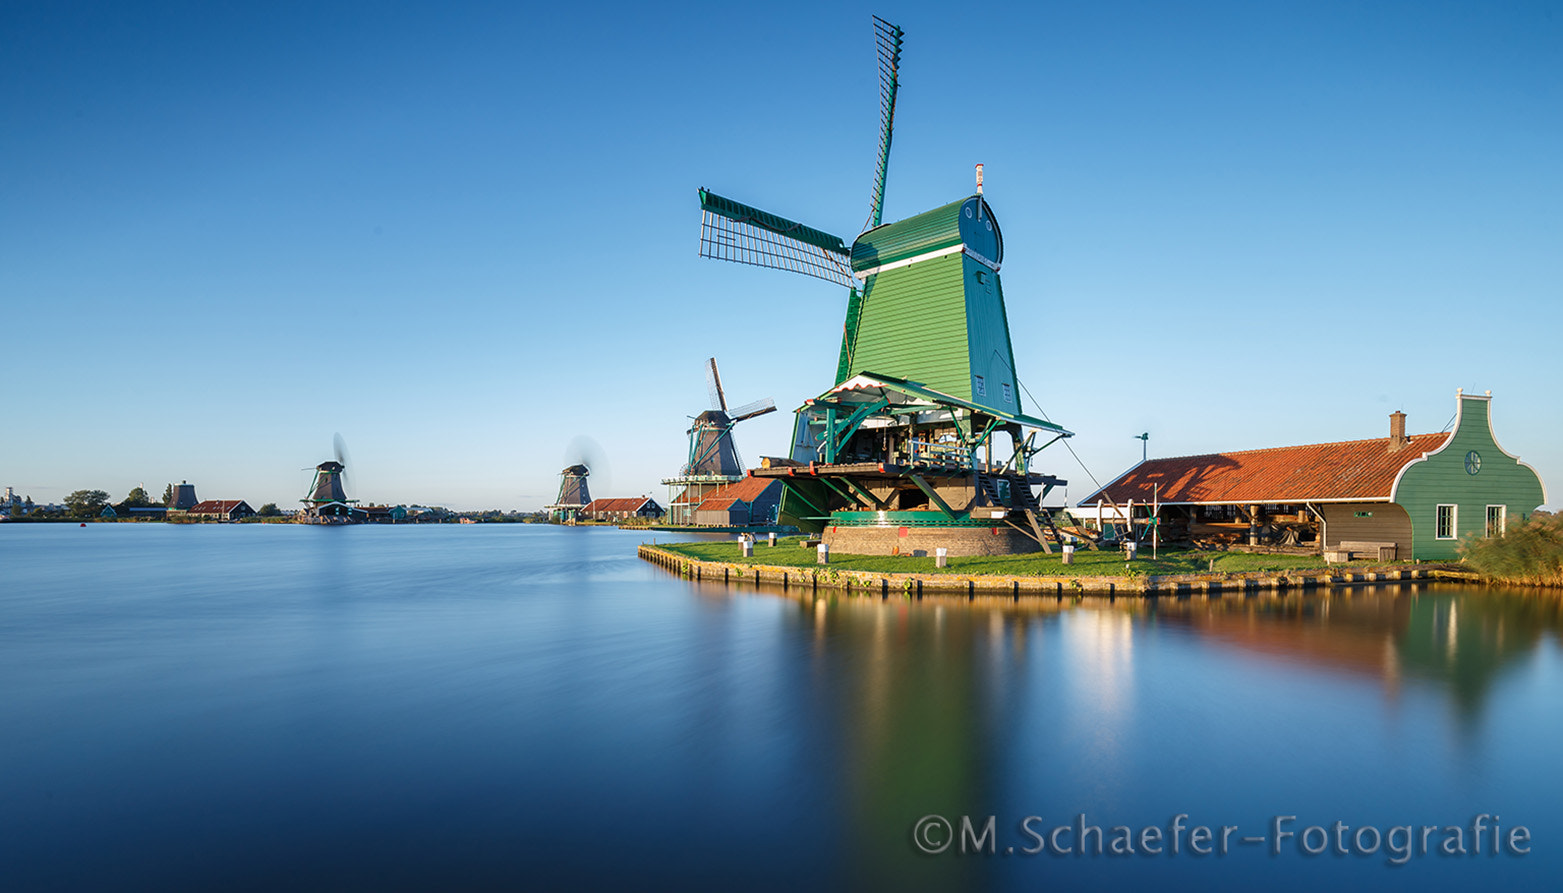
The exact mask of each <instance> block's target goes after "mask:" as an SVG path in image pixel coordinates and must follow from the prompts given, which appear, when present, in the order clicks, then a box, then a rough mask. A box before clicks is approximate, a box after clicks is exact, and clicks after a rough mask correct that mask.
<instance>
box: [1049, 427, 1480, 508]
mask: <svg viewBox="0 0 1563 893" xmlns="http://www.w3.org/2000/svg"><path fill="white" fill-rule="evenodd" d="M1448 439H1449V435H1448V433H1443V434H1418V435H1415V436H1413V437H1411V438H1410V441H1411V442H1410V443H1409V444H1408V445H1407V446H1405V447H1403V448H1401V449H1400V450H1398V451H1396V452H1393V453H1392V452H1390V451H1389V438H1387V437H1376V438H1373V439H1372V440H1348V441H1345V442H1342V443H1316V444H1308V445H1305V446H1292V447H1275V448H1272V449H1267V450H1246V451H1243V452H1236V453H1210V454H1208V455H1204V456H1181V457H1177V458H1172V459H1150V460H1148V461H1145V462H1142V463H1140V464H1139V465H1136V466H1134V467H1133V468H1131V469H1129V470H1128V471H1127V472H1125V473H1124V474H1123V475H1122V476H1121V477H1119V478H1118V479H1117V480H1115V481H1113V482H1112V483H1111V484H1108V485H1107V486H1105V487H1103V488H1102V489H1101V490H1099V491H1097V492H1096V493H1093V494H1091V495H1090V496H1088V497H1086V498H1085V499H1083V500H1081V502H1080V504H1081V505H1088V504H1095V503H1096V502H1097V501H1098V500H1102V501H1106V502H1115V503H1118V504H1120V505H1121V504H1123V503H1125V502H1127V501H1128V500H1130V499H1133V500H1134V501H1135V502H1150V501H1151V499H1152V498H1153V496H1154V497H1155V498H1159V499H1160V500H1161V501H1162V502H1164V503H1255V504H1260V503H1290V502H1307V501H1310V500H1343V499H1362V500H1387V499H1389V490H1390V487H1391V486H1393V485H1394V482H1395V475H1397V474H1398V473H1399V472H1400V469H1401V468H1403V467H1405V465H1406V464H1407V463H1409V462H1411V461H1412V460H1413V459H1418V458H1421V456H1422V454H1423V453H1429V452H1432V451H1433V450H1436V449H1438V448H1439V447H1441V446H1443V445H1444V442H1445V441H1446V440H1448ZM1156 485H1160V486H1159V487H1157V486H1156Z"/></svg>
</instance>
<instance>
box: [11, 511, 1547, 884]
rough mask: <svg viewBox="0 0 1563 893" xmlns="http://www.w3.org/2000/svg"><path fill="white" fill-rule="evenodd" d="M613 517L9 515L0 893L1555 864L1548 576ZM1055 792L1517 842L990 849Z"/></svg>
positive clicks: (1135, 808) (1427, 874) (943, 879)
mask: <svg viewBox="0 0 1563 893" xmlns="http://www.w3.org/2000/svg"><path fill="white" fill-rule="evenodd" d="M642 539H643V536H642V535H641V534H634V533H621V532H618V531H609V530H570V529H560V528H546V527H534V526H521V525H495V526H481V525H479V526H444V527H377V528H362V527H360V528H341V529H319V528H306V527H293V526H276V525H268V526H253V525H245V526H189V527H184V526H179V527H175V526H163V525H139V526H135V525H107V524H100V525H92V526H89V527H87V528H78V527H71V526H64V525H12V526H9V527H0V889H4V890H33V889H64V890H73V889H146V890H183V889H253V890H280V889H316V890H344V889H366V890H389V889H418V890H460V889H513V890H538V889H562V888H572V889H580V888H617V887H627V888H635V889H659V888H679V889H702V888H715V889H735V890H736V889H791V890H796V889H819V888H825V889H848V888H851V889H862V888H866V887H869V886H884V885H894V886H896V887H898V888H903V889H905V888H930V889H971V890H1036V889H1042V888H1045V887H1051V888H1054V889H1092V888H1096V889H1132V888H1145V887H1150V886H1152V885H1154V886H1156V887H1158V888H1160V889H1164V890H1165V889H1173V890H1176V889H1191V890H1192V889H1231V890H1247V889H1255V888H1257V887H1260V886H1263V887H1266V888H1268V889H1279V890H1312V889H1320V888H1324V887H1329V888H1332V889H1334V890H1368V889H1380V888H1384V887H1387V886H1396V887H1399V886H1404V887H1409V888H1414V889H1457V888H1458V889H1473V888H1480V887H1481V886H1484V885H1497V886H1499V887H1501V888H1503V889H1551V888H1553V887H1554V886H1555V879H1556V878H1557V877H1558V876H1559V875H1560V873H1563V820H1560V811H1563V774H1560V771H1559V763H1560V759H1563V755H1560V742H1563V723H1560V716H1563V710H1560V705H1563V660H1560V651H1559V635H1560V631H1563V621H1560V613H1559V608H1558V605H1557V603H1556V602H1554V601H1552V600H1548V599H1545V598H1538V597H1535V596H1526V595H1522V594H1517V593H1506V592H1498V591H1490V590H1474V589H1464V590H1462V589H1454V588H1438V587H1422V588H1412V587H1404V588H1392V589H1391V588H1385V589H1379V590H1358V591H1355V592H1353V593H1350V594H1345V595H1336V596H1314V595H1310V596H1306V597H1298V596H1292V597H1290V598H1286V599H1269V598H1227V599H1217V600H1211V601H1205V600H1187V601H1171V600H1163V601H1160V602H1156V603H1144V602H1139V601H1129V600H1119V601H1117V602H1116V603H1113V602H1107V601H1087V602H1083V603H1080V604H1071V603H1070V602H1068V601H1065V602H1062V603H1059V602H1056V601H1053V600H1047V601H1043V602H1021V603H1020V604H1018V605H1017V604H1011V603H1008V602H996V603H984V602H981V601H979V602H976V603H972V604H968V603H966V602H965V601H963V600H951V601H934V600H932V599H930V600H927V601H924V602H920V603H919V602H908V601H906V600H904V599H900V598H891V599H889V600H887V601H880V600H877V599H842V598H831V599H824V600H820V601H815V600H813V599H811V598H807V597H800V596H799V594H798V593H792V594H789V595H783V594H781V593H779V592H774V591H769V590H766V591H760V590H756V589H754V588H753V587H735V588H732V589H728V588H725V587H722V586H717V585H710V584H706V585H700V584H693V583H690V582H687V581H683V580H679V579H676V578H673V577H671V576H669V575H667V574H666V573H665V572H663V571H661V570H659V569H657V568H655V567H652V566H650V565H646V564H644V563H642V562H640V561H638V560H637V559H636V558H635V557H634V552H635V548H634V547H635V545H636V544H637V543H639V542H640V541H641V540H642ZM763 548H764V547H763V546H762V547H761V549H762V550H763ZM1081 813H1084V814H1085V820H1084V821H1083V822H1082V824H1085V825H1096V826H1099V827H1101V828H1102V829H1103V835H1104V836H1107V835H1110V834H1111V829H1112V827H1113V826H1117V825H1123V826H1130V827H1132V828H1134V829H1135V833H1136V834H1139V833H1140V832H1139V830H1138V829H1139V828H1140V827H1141V826H1158V827H1160V828H1162V829H1165V828H1166V827H1167V826H1168V825H1169V823H1170V822H1171V821H1172V819H1173V817H1174V816H1177V815H1179V814H1182V813H1187V814H1188V816H1189V818H1188V820H1187V821H1186V824H1188V825H1207V826H1211V827H1212V828H1213V829H1214V833H1215V834H1216V835H1217V836H1219V835H1220V833H1221V830H1220V828H1221V826H1222V825H1234V826H1238V828H1239V830H1238V831H1237V832H1236V838H1240V837H1242V836H1258V835H1266V834H1267V832H1269V831H1270V830H1271V827H1272V826H1271V823H1272V820H1273V817H1274V816H1276V815H1295V816H1297V817H1298V818H1297V820H1296V822H1295V823H1292V824H1291V825H1290V826H1289V827H1290V829H1291V830H1294V831H1296V832H1298V833H1299V834H1301V832H1302V831H1303V830H1304V829H1305V828H1306V827H1308V826H1310V825H1319V826H1328V825H1330V824H1331V823H1333V822H1335V821H1337V820H1338V821H1342V822H1345V823H1346V824H1347V825H1348V826H1350V830H1348V831H1347V835H1348V838H1349V837H1350V835H1351V834H1352V833H1354V832H1355V831H1356V829H1357V827H1358V826H1362V825H1369V824H1371V825H1374V826H1375V827H1376V828H1377V829H1383V830H1384V831H1386V832H1387V831H1388V830H1389V829H1391V828H1392V827H1394V826H1400V825H1412V826H1421V825H1439V826H1446V825H1464V826H1467V827H1468V826H1469V824H1470V822H1471V820H1472V818H1473V817H1474V816H1476V815H1478V814H1481V813H1487V814H1496V815H1498V816H1499V817H1500V823H1501V824H1502V825H1503V826H1504V828H1505V829H1508V828H1509V827H1511V826H1515V825H1523V826H1526V827H1527V828H1528V829H1529V830H1530V833H1531V836H1532V840H1531V843H1530V846H1531V853H1530V855H1527V856H1523V857H1516V856H1512V855H1500V856H1490V855H1487V850H1488V849H1490V847H1489V846H1488V845H1487V842H1484V846H1483V855H1480V856H1477V855H1467V856H1463V857H1460V856H1455V857H1450V856H1442V857H1441V856H1438V855H1435V854H1428V855H1425V856H1423V855H1413V856H1412V857H1411V858H1410V860H1409V862H1407V864H1405V865H1403V866H1398V867H1397V866H1392V865H1390V864H1388V858H1389V857H1388V854H1387V853H1386V852H1384V851H1383V849H1382V847H1381V851H1380V852H1379V853H1378V854H1375V855H1331V854H1328V853H1326V854H1324V855H1320V856H1308V855H1306V854H1304V853H1302V852H1301V851H1300V850H1299V848H1298V846H1297V842H1296V841H1287V842H1286V843H1285V844H1283V846H1282V850H1281V853H1280V854H1279V855H1270V854H1269V852H1268V849H1267V848H1266V845H1241V844H1239V843H1238V842H1237V839H1236V838H1229V842H1230V852H1229V853H1228V854H1227V855H1224V856H1222V855H1215V854H1213V855H1209V856H1203V857H1199V856H1194V855H1191V854H1190V853H1189V852H1188V851H1187V849H1186V848H1185V849H1184V850H1182V851H1181V852H1180V854H1179V855H1177V856H1169V855H1167V854H1166V853H1165V849H1166V841H1165V839H1164V840H1163V842H1162V849H1163V850H1164V854H1163V855H1161V856H1148V855H1135V856H1117V857H1113V856H1109V855H1103V856H1099V857H1098V856H1089V857H1082V856H1078V855H1057V854H1053V853H1051V852H1043V853H1040V854H1037V855H1025V854H1023V853H1021V852H1020V850H1021V849H1022V848H1026V847H1034V846H1035V845H1036V843H1037V841H1036V839H1035V838H1034V837H1031V836H1029V835H1027V834H1026V833H1025V832H1024V831H1023V830H1022V827H1021V824H1020V823H1021V822H1022V821H1023V820H1025V819H1026V818H1027V817H1028V816H1038V817H1040V818H1039V820H1038V821H1036V822H1034V823H1033V824H1032V825H1031V826H1030V827H1031V828H1032V829H1033V830H1037V831H1040V832H1042V833H1044V834H1045V833H1046V832H1047V831H1048V830H1050V829H1051V828H1052V827H1053V826H1055V825H1064V824H1072V823H1074V822H1075V821H1076V817H1077V816H1078V815H1079V814H1081ZM930 814H936V815H943V816H948V817H950V818H951V819H954V820H956V821H959V817H960V816H961V815H963V814H965V815H972V816H976V817H979V818H978V820H977V823H976V825H975V827H977V828H980V826H981V823H982V822H983V821H985V819H986V817H987V816H989V815H993V816H996V822H995V836H994V844H995V846H994V849H995V852H994V853H992V854H986V853H984V854H976V855H964V856H962V855H957V854H956V852H955V850H956V847H952V848H951V849H950V850H948V851H946V852H944V853H942V854H939V855H932V856H930V855H922V854H919V852H918V851H917V849H916V848H915V847H914V837H913V830H912V829H913V824H914V822H916V821H917V820H918V819H919V818H920V817H923V816H925V815H930ZM935 830H937V829H935ZM1163 833H1165V832H1163ZM1417 833H1420V832H1417ZM1440 833H1441V834H1442V832H1440ZM1466 833H1467V835H1468V834H1469V831H1467V832H1466ZM1506 833H1507V830H1506V831H1505V834H1506ZM1072 834H1073V832H1071V833H1070V834H1065V835H1064V836H1063V837H1062V838H1061V840H1060V842H1061V843H1063V844H1068V843H1069V840H1070V837H1071V836H1072ZM929 839H930V840H933V841H935V842H937V840H938V839H939V835H938V834H932V835H931V836H930V838H929ZM1108 839H1109V842H1110V841H1111V838H1110V837H1109V838H1108ZM1442 840H1444V837H1443V836H1435V837H1434V838H1433V839H1432V848H1433V849H1435V850H1436V848H1437V846H1438V843H1439V842H1440V841H1442ZM1314 843H1315V844H1317V840H1315V841H1314ZM1361 843H1362V847H1363V848H1366V843H1367V841H1366V840H1363V841H1362V842H1361ZM1465 844H1466V847H1467V849H1470V848H1471V845H1472V842H1471V840H1470V839H1469V837H1468V836H1467V838H1466V840H1465ZM1348 845H1353V844H1351V843H1350V842H1349V841H1348ZM1184 846H1185V847H1186V846H1187V839H1186V838H1185V844H1184ZM1009 847H1014V848H1015V853H1013V854H1008V855H1006V854H1005V850H1006V849H1007V848H1009Z"/></svg>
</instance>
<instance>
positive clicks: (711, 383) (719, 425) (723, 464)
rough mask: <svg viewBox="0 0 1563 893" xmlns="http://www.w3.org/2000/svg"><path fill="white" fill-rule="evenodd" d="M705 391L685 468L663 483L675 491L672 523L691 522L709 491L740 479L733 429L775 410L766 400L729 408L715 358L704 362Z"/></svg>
mask: <svg viewBox="0 0 1563 893" xmlns="http://www.w3.org/2000/svg"><path fill="white" fill-rule="evenodd" d="M706 390H707V392H708V395H709V397H710V400H711V404H710V406H711V408H710V409H707V410H706V411H704V412H702V413H700V414H699V415H697V416H695V417H694V424H693V425H691V426H690V427H689V431H688V432H687V433H688V435H689V455H688V458H687V460H686V461H685V463H684V467H683V468H681V469H679V475H678V477H674V478H668V479H667V480H664V481H663V482H662V483H664V484H667V485H668V486H669V487H670V488H674V489H673V491H672V492H671V495H670V496H669V500H668V501H669V508H670V509H671V510H672V513H673V517H672V518H671V519H670V520H671V522H672V523H674V524H689V523H692V520H693V515H692V513H693V511H694V507H695V506H696V505H699V504H700V501H701V500H702V499H704V498H705V496H706V495H707V494H708V493H709V492H710V491H712V490H715V489H716V488H717V487H720V486H721V485H723V484H727V483H731V482H733V481H736V480H741V479H742V478H743V476H744V463H743V457H742V456H741V455H739V453H738V445H737V444H736V443H734V442H733V428H734V427H736V426H737V425H738V423H739V422H742V421H746V420H748V419H752V418H754V417H756V416H762V415H765V414H766V413H769V412H775V411H776V401H774V400H772V399H771V398H769V397H766V398H764V399H762V400H756V401H754V402H752V403H745V404H744V405H742V406H738V407H731V408H730V407H728V405H727V394H726V392H725V391H723V389H722V374H721V372H720V371H718V369H717V366H716V358H715V357H712V358H710V359H707V360H706Z"/></svg>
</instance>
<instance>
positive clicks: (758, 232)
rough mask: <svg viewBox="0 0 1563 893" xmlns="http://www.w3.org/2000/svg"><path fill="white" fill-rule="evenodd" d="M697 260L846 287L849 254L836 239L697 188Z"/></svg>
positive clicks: (849, 275) (849, 276)
mask: <svg viewBox="0 0 1563 893" xmlns="http://www.w3.org/2000/svg"><path fill="white" fill-rule="evenodd" d="M700 211H701V214H700V218H701V219H700V256H701V257H709V258H712V259H713V260H730V261H733V262H735V263H740V264H752V265H754V266H757V267H770V268H771V269H774V270H790V271H792V272H794V273H802V274H804V275H805V276H813V277H815V278H817V279H823V280H825V281H826V282H834V283H836V284H837V285H845V286H848V287H851V286H852V285H853V284H854V283H855V282H856V280H854V279H853V278H852V261H851V257H852V252H851V250H850V249H849V248H848V247H847V245H846V243H845V242H843V241H842V240H841V237H840V236H833V235H831V234H830V233H827V232H822V231H821V230H817V229H814V228H813V227H809V226H804V225H803V224H801V223H796V222H794V221H791V220H788V219H787V218H785V217H778V216H776V215H775V214H771V213H769V212H766V211H761V210H760V209H759V208H754V207H750V206H749V205H745V204H742V203H741V202H735V201H733V200H732V199H730V198H723V197H722V196H720V195H717V194H716V193H714V192H710V191H708V190H705V189H702V190H700Z"/></svg>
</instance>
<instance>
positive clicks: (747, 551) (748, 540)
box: [739, 536, 754, 558]
mask: <svg viewBox="0 0 1563 893" xmlns="http://www.w3.org/2000/svg"><path fill="white" fill-rule="evenodd" d="M739 542H741V543H743V547H744V557H745V558H753V557H754V537H750V536H744V537H739Z"/></svg>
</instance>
